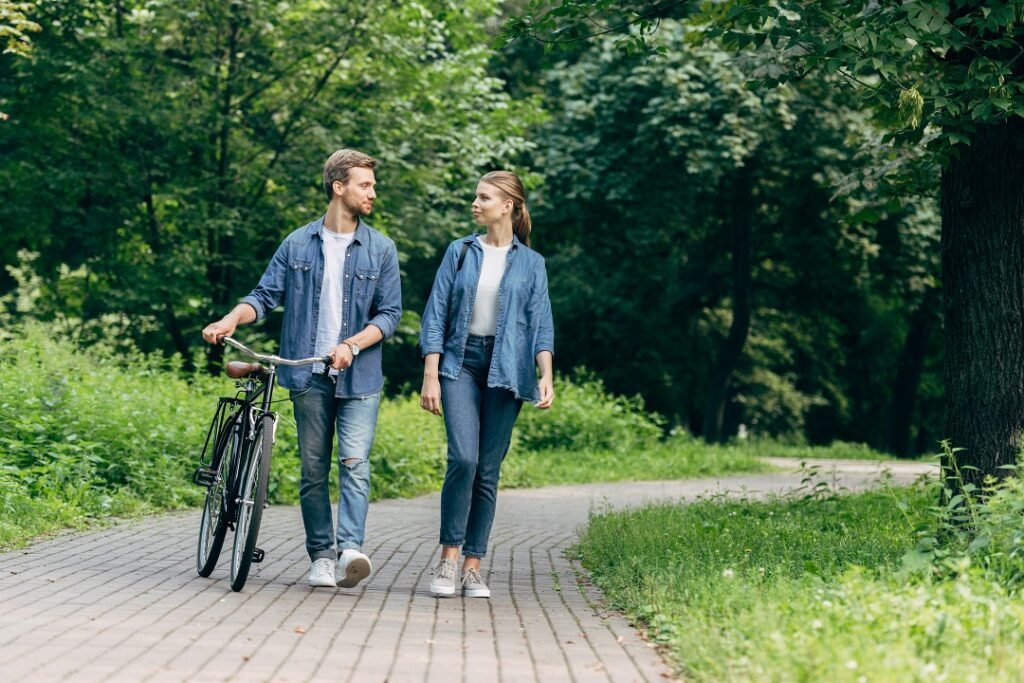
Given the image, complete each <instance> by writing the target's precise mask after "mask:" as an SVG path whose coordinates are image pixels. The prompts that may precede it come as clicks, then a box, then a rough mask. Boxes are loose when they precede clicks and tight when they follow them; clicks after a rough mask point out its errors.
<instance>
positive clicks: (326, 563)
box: [313, 557, 332, 574]
mask: <svg viewBox="0 0 1024 683" xmlns="http://www.w3.org/2000/svg"><path fill="white" fill-rule="evenodd" d="M331 564H332V562H331V558H329V557H321V558H320V559H318V560H314V561H313V570H314V571H315V572H316V573H317V574H329V573H330V572H331Z"/></svg>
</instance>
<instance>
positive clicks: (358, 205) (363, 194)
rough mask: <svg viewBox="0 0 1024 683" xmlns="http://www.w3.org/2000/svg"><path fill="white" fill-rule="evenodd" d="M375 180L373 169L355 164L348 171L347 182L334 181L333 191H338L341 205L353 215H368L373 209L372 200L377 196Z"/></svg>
mask: <svg viewBox="0 0 1024 683" xmlns="http://www.w3.org/2000/svg"><path fill="white" fill-rule="evenodd" d="M376 185H377V180H376V179H375V178H374V177H373V170H372V169H369V168H363V167H361V166H356V167H355V168H353V169H350V170H349V172H348V182H346V183H341V182H338V181H335V183H334V191H335V192H337V193H338V197H339V198H340V199H341V203H342V206H344V207H345V209H346V210H348V211H349V212H351V213H352V215H353V216H369V215H370V212H371V211H373V200H375V199H376V198H377V193H376V192H374V190H373V188H374V187H376Z"/></svg>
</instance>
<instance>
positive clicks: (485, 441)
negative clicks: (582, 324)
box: [420, 171, 555, 598]
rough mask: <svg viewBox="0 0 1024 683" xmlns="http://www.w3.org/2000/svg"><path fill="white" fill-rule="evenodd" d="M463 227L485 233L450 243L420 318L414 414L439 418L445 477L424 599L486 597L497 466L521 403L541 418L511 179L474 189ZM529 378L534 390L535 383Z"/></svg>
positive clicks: (542, 361) (525, 266)
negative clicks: (437, 552)
mask: <svg viewBox="0 0 1024 683" xmlns="http://www.w3.org/2000/svg"><path fill="white" fill-rule="evenodd" d="M473 218H474V219H475V220H476V222H477V223H478V224H479V225H483V226H486V228H487V232H486V234H483V235H480V234H477V233H474V234H472V235H469V236H468V237H463V238H462V239H458V240H456V241H454V242H452V243H451V244H450V245H449V246H448V251H447V252H445V255H444V259H443V260H442V261H441V267H440V268H438V270H437V276H436V277H435V278H434V287H433V289H432V290H431V292H430V298H429V299H428V300H427V308H426V310H425V311H424V312H423V330H422V332H421V333H420V350H421V352H422V353H423V390H422V392H421V398H420V405H421V406H422V407H423V408H424V409H425V410H428V411H430V412H432V413H434V414H435V415H441V414H442V407H443V408H444V410H443V413H444V423H445V429H446V431H447V433H448V470H447V472H446V473H445V477H444V487H443V488H442V489H441V559H440V562H438V564H437V567H435V569H434V572H433V578H432V580H431V582H430V592H431V593H432V594H433V595H435V596H442V595H453V594H454V593H455V587H456V584H457V583H459V582H460V581H459V577H458V567H457V560H458V556H459V548H460V547H461V548H462V554H463V556H464V561H463V564H462V578H461V585H462V592H463V595H465V596H466V597H471V598H488V597H490V595H491V591H490V589H489V588H488V587H487V584H486V583H484V581H483V579H482V578H481V577H480V559H481V558H482V557H484V555H486V553H487V541H488V538H489V536H490V533H491V523H492V521H493V520H494V508H495V502H496V499H497V494H498V477H499V474H500V470H501V462H502V460H504V458H505V454H506V453H507V452H508V447H509V443H510V441H511V439H512V426H513V425H514V424H515V421H516V417H517V416H518V415H519V409H520V407H521V406H522V402H523V401H531V402H533V403H535V404H536V406H537V407H538V408H544V409H546V408H550V407H551V404H552V402H553V401H554V399H555V392H554V388H553V386H552V369H551V361H552V354H553V353H554V329H553V326H552V322H551V302H550V300H549V299H548V277H547V272H546V271H545V269H544V259H543V258H542V257H541V256H540V254H538V253H537V252H535V251H533V250H532V249H530V247H529V244H530V229H531V224H530V212H529V211H527V209H526V193H525V191H524V190H523V184H522V182H521V181H520V180H519V178H518V177H516V176H515V175H514V174H512V173H508V172H506V171H494V172H492V173H488V174H487V175H485V176H484V177H483V178H481V179H480V183H479V184H478V185H477V188H476V199H475V200H474V201H473ZM537 368H540V381H538V380H537Z"/></svg>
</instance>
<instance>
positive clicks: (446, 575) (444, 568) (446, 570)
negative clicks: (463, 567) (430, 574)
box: [434, 560, 455, 580]
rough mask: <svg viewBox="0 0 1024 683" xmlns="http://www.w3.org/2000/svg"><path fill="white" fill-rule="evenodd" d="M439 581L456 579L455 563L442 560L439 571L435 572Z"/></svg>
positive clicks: (438, 566)
mask: <svg viewBox="0 0 1024 683" xmlns="http://www.w3.org/2000/svg"><path fill="white" fill-rule="evenodd" d="M434 573H436V574H437V578H439V579H452V580H454V579H455V563H454V562H446V561H444V560H442V561H441V562H439V563H438V565H437V569H435V570H434Z"/></svg>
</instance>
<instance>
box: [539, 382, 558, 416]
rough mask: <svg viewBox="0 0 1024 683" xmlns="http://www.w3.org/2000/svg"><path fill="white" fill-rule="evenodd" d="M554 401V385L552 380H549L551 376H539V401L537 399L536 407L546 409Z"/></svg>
mask: <svg viewBox="0 0 1024 683" xmlns="http://www.w3.org/2000/svg"><path fill="white" fill-rule="evenodd" d="M554 402H555V385H554V382H552V381H551V376H550V375H545V376H544V377H541V378H540V401H538V403H537V407H538V408H540V409H541V410H547V409H548V408H550V407H551V404H552V403H554Z"/></svg>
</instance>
